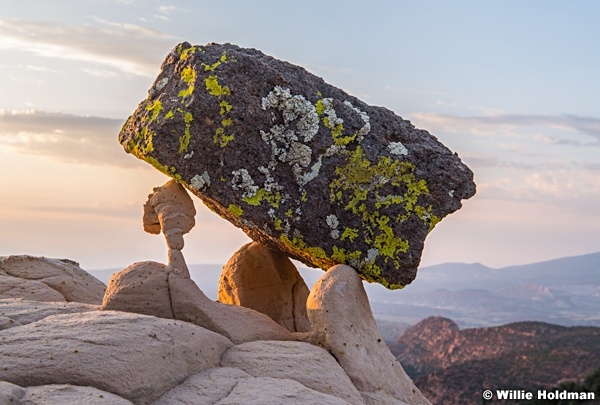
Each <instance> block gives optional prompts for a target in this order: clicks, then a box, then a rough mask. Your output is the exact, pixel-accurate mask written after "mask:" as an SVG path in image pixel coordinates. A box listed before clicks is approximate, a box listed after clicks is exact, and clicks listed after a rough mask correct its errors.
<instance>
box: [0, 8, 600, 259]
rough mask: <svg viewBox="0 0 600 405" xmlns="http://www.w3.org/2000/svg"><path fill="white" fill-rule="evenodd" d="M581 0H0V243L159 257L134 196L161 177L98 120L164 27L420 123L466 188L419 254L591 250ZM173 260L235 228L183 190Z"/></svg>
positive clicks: (599, 160)
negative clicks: (180, 243)
mask: <svg viewBox="0 0 600 405" xmlns="http://www.w3.org/2000/svg"><path fill="white" fill-rule="evenodd" d="M598 15H600V3H598V2H593V1H582V2H577V3H562V2H545V3H543V5H542V4H538V3H533V2H528V3H523V2H519V1H514V0H513V1H505V2H501V3H488V2H485V3H482V2H477V1H472V0H471V1H466V0H462V1H459V2H451V3H450V2H443V1H430V2H410V1H374V2H359V1H343V2H342V1H339V0H334V1H329V2H319V1H316V0H310V1H309V0H305V1H299V2H286V3H281V4H277V6H274V5H273V3H272V2H268V1H254V2H244V1H240V0H231V1H229V2H226V3H225V2H209V1H197V2H189V1H183V0H177V1H175V0H174V1H167V0H153V1H148V2H141V1H139V0H137V1H136V0H104V1H95V0H82V1H77V2H74V1H67V0H57V1H54V2H47V1H42V0H29V1H16V0H9V1H5V2H2V3H0V16H1V17H0V90H1V92H2V97H1V98H0V170H1V172H2V173H3V174H2V175H1V176H0V190H2V191H1V192H0V221H2V224H3V226H2V228H1V230H0V255H2V256H3V255H11V254H30V255H35V256H47V257H57V258H68V259H72V260H76V261H78V262H79V263H80V264H81V266H82V267H83V268H84V269H109V268H118V267H124V266H126V265H128V264H131V263H133V262H136V261H145V260H154V261H163V262H164V261H165V260H166V247H165V243H164V238H163V237H162V235H161V236H156V235H149V234H145V233H144V232H143V229H142V220H141V218H142V205H143V203H144V202H145V200H146V197H147V195H148V194H149V193H150V192H151V191H152V188H153V187H156V186H159V185H162V184H163V183H165V182H166V181H167V180H168V178H167V177H166V176H165V175H163V174H161V173H159V172H157V171H156V170H154V169H153V168H152V167H150V166H149V165H148V164H146V163H144V162H142V161H140V160H138V159H136V158H135V157H133V156H131V155H127V154H125V153H124V151H123V149H122V147H121V146H120V145H119V143H118V141H117V136H118V132H119V130H120V127H121V125H122V124H123V123H124V122H125V120H126V119H127V117H128V116H129V115H130V114H131V113H132V112H133V111H134V110H135V108H136V106H137V104H138V103H139V102H140V101H142V100H143V99H144V98H145V97H146V94H147V90H148V89H149V88H150V87H151V85H152V82H153V80H154V78H155V77H156V76H157V74H158V73H159V68H160V64H161V62H162V60H163V59H164V57H165V56H166V55H167V54H168V52H169V51H170V50H171V49H172V48H174V47H175V46H176V45H177V44H178V43H179V42H182V41H188V42H191V43H195V44H205V43H208V42H221V43H222V42H230V43H234V44H237V45H239V46H242V47H249V48H256V49H259V50H261V51H263V52H264V53H266V54H268V55H271V56H274V57H276V58H279V59H282V60H285V61H289V62H291V63H294V64H299V65H301V66H303V67H304V68H306V69H307V70H309V71H310V72H312V73H314V74H316V75H318V76H320V77H323V78H324V80H325V81H327V82H328V83H330V84H332V85H335V86H337V87H340V88H342V89H343V90H344V91H346V92H348V93H350V94H352V95H354V96H357V97H358V98H360V99H362V100H363V101H365V102H366V103H368V104H371V105H379V106H384V107H386V108H389V109H391V110H393V111H394V112H395V113H396V114H397V115H399V116H401V117H403V118H405V119H408V120H410V121H411V122H412V123H413V124H414V125H415V126H416V127H418V128H422V129H426V130H428V131H429V132H431V133H432V134H433V135H434V136H436V137H437V138H438V139H439V140H440V141H441V142H442V143H444V144H445V145H446V146H448V147H449V148H450V149H451V150H453V151H454V152H456V153H458V155H459V156H460V158H461V159H462V160H463V161H464V162H465V163H466V164H467V165H468V166H469V167H470V168H471V169H472V170H473V171H474V173H475V182H476V183H477V190H478V191H477V195H476V196H475V197H473V198H472V199H470V200H468V201H465V202H464V206H463V208H462V209H461V210H459V211H458V212H456V213H454V214H452V215H450V216H449V217H447V218H445V219H444V220H443V221H442V222H441V223H440V224H439V225H438V226H437V227H436V228H435V229H434V230H433V232H432V233H431V234H430V235H429V237H428V238H427V240H426V242H425V250H424V253H423V258H422V262H421V266H422V267H426V266H430V265H434V264H440V263H449V262H460V263H482V264H484V265H485V266H488V267H492V268H500V267H506V266H510V265H519V264H526V263H534V262H540V261H545V260H550V259H555V258H561V257H567V256H578V255H582V254H587V253H593V252H597V251H600V245H599V244H598V241H600V210H598V201H599V200H600V153H599V152H600V91H599V90H600V76H599V75H598V74H597V72H598V71H600V48H598V46H597V45H596V38H598V37H600V25H598V24H597V21H596V17H597V16H598ZM194 202H195V204H196V209H197V211H198V214H197V216H196V227H195V228H194V229H193V230H192V232H191V233H190V234H189V235H188V236H187V237H186V247H185V249H184V255H185V257H186V259H187V261H188V262H189V263H219V264H221V263H225V262H226V261H227V260H228V259H229V257H230V256H231V255H232V254H233V253H234V252H235V251H236V250H237V249H238V248H239V247H240V246H242V245H243V244H244V243H246V242H248V241H249V239H248V237H247V236H246V235H245V234H243V232H242V231H240V230H239V229H236V228H234V227H233V226H232V225H231V224H229V223H228V222H226V221H225V220H223V219H221V218H219V217H218V216H217V215H215V214H213V213H212V212H210V211H209V210H208V209H206V208H205V207H204V206H203V205H202V203H201V202H200V201H199V200H198V199H197V198H194Z"/></svg>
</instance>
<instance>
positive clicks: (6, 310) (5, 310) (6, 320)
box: [0, 296, 98, 330]
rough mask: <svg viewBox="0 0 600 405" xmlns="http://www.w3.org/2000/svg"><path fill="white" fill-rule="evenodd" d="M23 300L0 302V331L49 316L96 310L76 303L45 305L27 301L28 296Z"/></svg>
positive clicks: (90, 306) (4, 300)
mask: <svg viewBox="0 0 600 405" xmlns="http://www.w3.org/2000/svg"><path fill="white" fill-rule="evenodd" d="M20 298H24V299H18V300H17V299H3V300H0V330H2V329H8V328H12V327H15V326H22V325H27V324H28V323H32V322H36V321H39V320H41V319H44V318H45V317H47V316H50V315H59V314H76V313H81V312H90V311H96V310H98V307H97V306H95V305H89V304H81V303H76V302H68V303H67V302H65V303H58V302H53V303H50V302H48V303H46V302H36V301H35V300H34V301H29V300H28V299H29V297H28V296H23V297H20Z"/></svg>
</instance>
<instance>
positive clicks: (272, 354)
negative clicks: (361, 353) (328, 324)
mask: <svg viewBox="0 0 600 405" xmlns="http://www.w3.org/2000/svg"><path fill="white" fill-rule="evenodd" d="M221 365H222V366H224V367H235V368H237V369H240V370H242V371H245V372H247V373H248V374H251V375H252V376H254V377H273V378H287V379H290V380H294V381H298V382H299V383H301V384H302V385H304V386H306V387H308V388H310V389H313V390H315V391H319V392H322V393H324V394H328V395H333V396H335V397H338V398H342V399H344V400H345V401H347V402H348V403H350V404H353V405H362V404H364V401H363V399H362V397H361V395H360V393H359V392H358V390H357V389H356V388H355V387H354V385H352V381H350V378H348V375H346V373H345V372H344V369H342V368H341V367H340V365H339V364H338V362H337V361H336V360H335V359H334V358H333V357H332V356H331V355H330V354H329V353H328V352H327V351H326V350H324V349H322V348H320V347H317V346H314V345H311V344H309V343H304V342H273V341H271V342H269V341H259V342H249V343H244V344H241V345H237V346H234V347H232V348H231V349H229V350H228V351H227V352H226V353H225V354H224V355H223V359H222V361H221ZM300 365H301V366H300ZM325 376H326V377H325Z"/></svg>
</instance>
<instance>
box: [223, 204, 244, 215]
mask: <svg viewBox="0 0 600 405" xmlns="http://www.w3.org/2000/svg"><path fill="white" fill-rule="evenodd" d="M227 211H229V212H231V213H232V214H233V215H235V216H236V217H238V218H239V217H241V216H242V215H243V214H244V210H243V209H242V207H240V206H239V205H235V204H229V206H228V207H227Z"/></svg>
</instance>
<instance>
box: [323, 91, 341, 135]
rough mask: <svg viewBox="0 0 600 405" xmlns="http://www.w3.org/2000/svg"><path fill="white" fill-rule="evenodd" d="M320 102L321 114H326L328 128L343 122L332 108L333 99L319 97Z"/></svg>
mask: <svg viewBox="0 0 600 405" xmlns="http://www.w3.org/2000/svg"><path fill="white" fill-rule="evenodd" d="M321 102H322V103H323V108H324V110H323V114H324V115H326V119H327V126H328V127H329V128H333V127H335V126H336V125H340V124H343V123H344V120H343V119H341V118H338V116H337V114H336V112H335V110H334V109H333V99H332V98H324V99H321Z"/></svg>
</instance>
